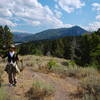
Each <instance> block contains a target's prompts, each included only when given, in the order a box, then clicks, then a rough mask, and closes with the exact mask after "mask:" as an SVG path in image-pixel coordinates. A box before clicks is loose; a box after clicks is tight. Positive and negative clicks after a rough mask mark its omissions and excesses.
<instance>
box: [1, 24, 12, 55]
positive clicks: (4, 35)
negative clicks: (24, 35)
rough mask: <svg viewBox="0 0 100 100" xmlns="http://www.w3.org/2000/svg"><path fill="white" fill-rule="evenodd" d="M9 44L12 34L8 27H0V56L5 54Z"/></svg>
mask: <svg viewBox="0 0 100 100" xmlns="http://www.w3.org/2000/svg"><path fill="white" fill-rule="evenodd" d="M11 43H13V34H12V33H11V31H10V29H9V27H8V26H7V25H6V26H4V27H3V26H0V54H1V53H5V52H7V49H8V48H9V45H10V44H11Z"/></svg>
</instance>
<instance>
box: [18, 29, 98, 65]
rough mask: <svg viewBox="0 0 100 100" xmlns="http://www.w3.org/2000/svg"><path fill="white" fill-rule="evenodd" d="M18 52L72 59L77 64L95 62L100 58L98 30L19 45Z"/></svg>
mask: <svg viewBox="0 0 100 100" xmlns="http://www.w3.org/2000/svg"><path fill="white" fill-rule="evenodd" d="M19 53H20V54H37V55H52V56H56V57H63V58H66V59H72V60H74V61H75V62H76V63H77V64H79V65H88V64H91V62H92V64H96V65H99V64H100V62H99V59H100V30H98V31H96V32H94V33H92V34H83V35H81V36H76V37H75V36H70V37H64V38H60V39H56V40H42V41H35V42H29V43H24V44H22V45H20V48H19Z"/></svg>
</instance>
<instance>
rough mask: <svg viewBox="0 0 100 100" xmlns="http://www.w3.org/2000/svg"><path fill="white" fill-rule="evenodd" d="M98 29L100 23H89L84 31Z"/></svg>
mask: <svg viewBox="0 0 100 100" xmlns="http://www.w3.org/2000/svg"><path fill="white" fill-rule="evenodd" d="M99 28H100V22H93V23H90V24H89V25H88V26H87V27H85V29H87V30H88V31H97V30H98V29H99Z"/></svg>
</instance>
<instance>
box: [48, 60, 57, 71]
mask: <svg viewBox="0 0 100 100" xmlns="http://www.w3.org/2000/svg"><path fill="white" fill-rule="evenodd" d="M47 66H48V69H49V70H50V69H51V68H52V67H55V66H56V61H54V60H53V59H51V60H50V61H49V62H48V64H47Z"/></svg>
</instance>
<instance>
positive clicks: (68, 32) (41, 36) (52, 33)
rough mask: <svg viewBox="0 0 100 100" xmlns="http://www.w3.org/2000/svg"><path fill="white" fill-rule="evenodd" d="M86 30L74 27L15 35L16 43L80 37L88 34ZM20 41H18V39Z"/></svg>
mask: <svg viewBox="0 0 100 100" xmlns="http://www.w3.org/2000/svg"><path fill="white" fill-rule="evenodd" d="M87 32H88V31H86V30H85V29H83V28H81V27H79V26H74V27H71V28H58V29H48V30H45V31H42V32H39V33H36V34H27V33H24V34H17V35H16V34H14V35H15V36H14V40H15V42H29V41H37V40H51V39H57V38H62V37H66V36H80V35H82V34H84V33H87ZM17 37H18V38H19V39H18V38H17Z"/></svg>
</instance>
